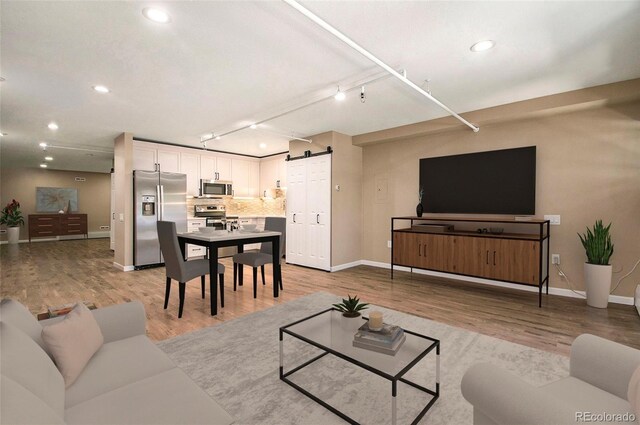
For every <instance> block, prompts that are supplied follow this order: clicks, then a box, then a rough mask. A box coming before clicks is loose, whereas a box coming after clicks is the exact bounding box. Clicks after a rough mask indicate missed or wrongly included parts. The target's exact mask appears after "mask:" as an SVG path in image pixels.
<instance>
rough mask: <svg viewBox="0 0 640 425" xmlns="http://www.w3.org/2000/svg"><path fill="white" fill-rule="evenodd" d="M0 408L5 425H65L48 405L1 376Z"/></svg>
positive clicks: (9, 379) (14, 382) (1, 418)
mask: <svg viewBox="0 0 640 425" xmlns="http://www.w3.org/2000/svg"><path fill="white" fill-rule="evenodd" d="M0 406H2V408H1V409H0V410H1V412H2V413H1V414H0V420H1V421H2V423H3V424H12V425H18V424H50V425H63V424H64V421H63V420H62V418H61V417H60V416H58V415H57V414H56V412H54V411H53V409H52V408H51V407H49V405H48V404H47V403H45V402H44V401H42V399H40V398H38V397H37V396H36V395H35V394H33V393H32V392H31V391H29V390H27V389H26V388H25V387H23V386H22V385H20V384H18V383H17V382H16V381H14V380H13V379H11V378H9V377H7V376H5V375H2V376H0Z"/></svg>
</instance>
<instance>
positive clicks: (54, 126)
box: [47, 122, 58, 130]
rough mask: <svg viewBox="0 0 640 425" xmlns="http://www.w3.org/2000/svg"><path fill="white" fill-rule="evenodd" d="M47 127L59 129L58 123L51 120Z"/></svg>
mask: <svg viewBox="0 0 640 425" xmlns="http://www.w3.org/2000/svg"><path fill="white" fill-rule="evenodd" d="M47 127H49V130H57V129H58V124H56V123H54V122H50V123H49V125H48V126H47Z"/></svg>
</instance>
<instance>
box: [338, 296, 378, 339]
mask: <svg viewBox="0 0 640 425" xmlns="http://www.w3.org/2000/svg"><path fill="white" fill-rule="evenodd" d="M368 306H369V304H368V303H361V302H360V299H359V298H358V297H357V296H356V295H354V296H353V298H352V297H351V296H350V295H347V299H344V298H343V299H342V302H341V303H338V304H333V307H334V308H335V309H336V310H337V311H339V312H341V313H342V317H341V318H340V319H342V320H341V321H340V327H341V328H343V329H345V330H347V331H355V330H356V329H358V328H359V327H360V326H361V325H362V321H361V320H356V319H357V318H358V317H360V312H361V311H362V310H364V309H365V308H368Z"/></svg>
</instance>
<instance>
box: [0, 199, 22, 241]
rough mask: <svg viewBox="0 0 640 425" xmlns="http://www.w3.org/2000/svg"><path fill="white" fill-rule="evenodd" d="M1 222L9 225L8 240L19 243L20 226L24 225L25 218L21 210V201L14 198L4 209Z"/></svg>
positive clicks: (0, 217)
mask: <svg viewBox="0 0 640 425" xmlns="http://www.w3.org/2000/svg"><path fill="white" fill-rule="evenodd" d="M0 224H4V225H6V226H7V240H8V242H9V243H10V244H16V243H18V240H19V238H20V226H23V225H24V218H23V217H22V212H21V211H20V203H19V202H18V201H16V200H15V199H13V200H12V201H11V202H9V203H8V204H7V206H6V207H4V208H3V209H2V215H1V216H0Z"/></svg>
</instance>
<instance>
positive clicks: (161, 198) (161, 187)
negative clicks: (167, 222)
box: [160, 185, 164, 220]
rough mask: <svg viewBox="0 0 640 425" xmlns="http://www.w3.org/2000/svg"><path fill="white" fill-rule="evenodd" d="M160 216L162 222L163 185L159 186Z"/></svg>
mask: <svg viewBox="0 0 640 425" xmlns="http://www.w3.org/2000/svg"><path fill="white" fill-rule="evenodd" d="M160 216H161V220H164V185H160Z"/></svg>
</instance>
